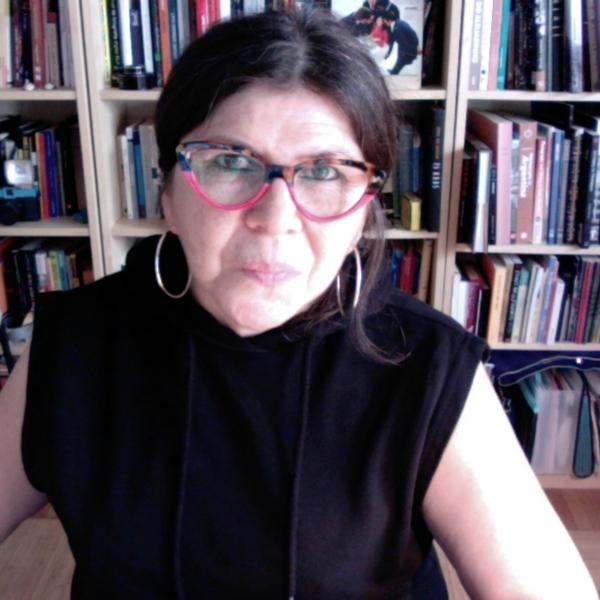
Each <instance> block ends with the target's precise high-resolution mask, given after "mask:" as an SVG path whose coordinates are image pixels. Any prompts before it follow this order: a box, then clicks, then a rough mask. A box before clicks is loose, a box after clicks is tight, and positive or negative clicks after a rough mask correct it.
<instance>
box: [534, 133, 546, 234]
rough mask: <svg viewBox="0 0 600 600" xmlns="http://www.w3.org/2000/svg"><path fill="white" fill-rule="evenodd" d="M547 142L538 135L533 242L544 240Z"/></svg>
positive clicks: (536, 144)
mask: <svg viewBox="0 0 600 600" xmlns="http://www.w3.org/2000/svg"><path fill="white" fill-rule="evenodd" d="M546 143H547V140H546V138H544V137H538V138H537V139H536V142H535V186H534V197H533V219H532V222H533V228H532V231H531V242H532V243H533V244H541V243H542V242H543V241H544V207H545V193H546V186H545V177H546V154H547V150H546Z"/></svg>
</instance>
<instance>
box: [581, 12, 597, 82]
mask: <svg viewBox="0 0 600 600" xmlns="http://www.w3.org/2000/svg"><path fill="white" fill-rule="evenodd" d="M584 1H585V0H584ZM587 12H588V43H589V47H588V51H589V57H590V88H591V90H592V91H599V90H600V2H598V0H587Z"/></svg>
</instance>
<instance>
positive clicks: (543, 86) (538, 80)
mask: <svg viewBox="0 0 600 600" xmlns="http://www.w3.org/2000/svg"><path fill="white" fill-rule="evenodd" d="M546 8H547V4H546V0H535V3H534V34H535V53H534V56H535V64H534V69H533V73H532V79H533V82H532V83H533V88H534V89H535V90H536V91H538V92H545V91H546V90H547V89H548V87H547V77H546V70H547V64H548V60H547V57H546V49H547V46H548V43H547V39H546V38H547V35H548V28H547V14H546Z"/></svg>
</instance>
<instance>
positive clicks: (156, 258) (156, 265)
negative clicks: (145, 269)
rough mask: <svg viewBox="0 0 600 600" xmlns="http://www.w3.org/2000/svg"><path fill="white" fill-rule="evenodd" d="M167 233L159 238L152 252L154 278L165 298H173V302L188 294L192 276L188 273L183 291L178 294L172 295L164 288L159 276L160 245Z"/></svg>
mask: <svg viewBox="0 0 600 600" xmlns="http://www.w3.org/2000/svg"><path fill="white" fill-rule="evenodd" d="M168 233H169V232H168V231H165V232H164V233H163V234H162V235H161V236H160V239H159V240H158V244H156V250H155V251H154V276H155V277H156V283H157V284H158V287H159V288H160V289H161V290H162V291H163V292H164V293H165V294H166V295H167V296H169V298H173V300H179V299H180V298H183V297H184V296H185V295H186V294H187V293H188V290H189V289H190V285H191V283H192V274H191V273H190V272H189V271H188V278H187V283H186V284H185V287H184V288H183V291H181V292H179V294H173V293H172V292H170V291H169V290H168V289H167V288H166V287H165V284H164V282H163V280H162V276H161V274H160V251H161V250H162V245H163V243H164V241H165V239H166V238H167V234H168Z"/></svg>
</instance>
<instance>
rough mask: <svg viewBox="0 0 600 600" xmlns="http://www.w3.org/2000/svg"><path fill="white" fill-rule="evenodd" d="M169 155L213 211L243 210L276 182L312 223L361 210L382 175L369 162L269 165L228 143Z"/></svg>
mask: <svg viewBox="0 0 600 600" xmlns="http://www.w3.org/2000/svg"><path fill="white" fill-rule="evenodd" d="M175 152H176V155H177V160H178V161H179V165H180V166H181V169H182V171H183V175H184V177H185V179H186V180H187V182H188V183H189V185H190V186H191V188H192V189H193V190H194V191H195V192H196V193H197V194H198V196H200V198H201V199H202V200H204V201H205V202H206V203H208V204H210V205H211V206H213V207H214V208H218V209H221V210H241V209H243V208H249V207H250V206H253V205H254V204H256V203H257V202H258V201H259V200H260V199H261V198H262V197H263V196H264V195H265V194H266V193H267V191H268V190H269V188H270V187H271V185H272V183H273V180H274V179H275V178H276V177H281V178H282V179H283V180H284V181H285V183H286V184H287V187H288V189H289V191H290V196H291V197H292V200H293V202H294V204H295V205H296V208H297V210H298V212H300V214H302V215H303V216H305V217H306V218H307V219H311V220H312V221H317V222H327V221H334V220H335V219H340V218H341V217H345V216H347V215H349V214H351V213H353V212H354V211H356V210H358V209H359V208H360V207H362V206H364V205H366V204H367V203H368V202H369V201H371V200H372V199H373V198H374V197H375V195H376V194H377V193H378V192H379V191H380V190H381V188H382V186H383V184H384V182H385V179H386V176H387V174H386V172H385V171H383V170H381V169H378V168H377V167H376V166H375V165H373V164H371V163H368V162H360V161H356V160H349V159H343V158H318V159H314V160H308V161H305V162H301V163H299V164H297V165H291V166H283V165H269V164H266V163H265V162H264V161H263V160H262V159H261V158H260V157H259V156H257V155H256V154H254V153H253V152H252V151H251V150H249V149H248V148H244V147H243V146H232V145H228V144H213V143H210V142H184V143H183V144H179V145H178V146H177V148H176V149H175Z"/></svg>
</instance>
